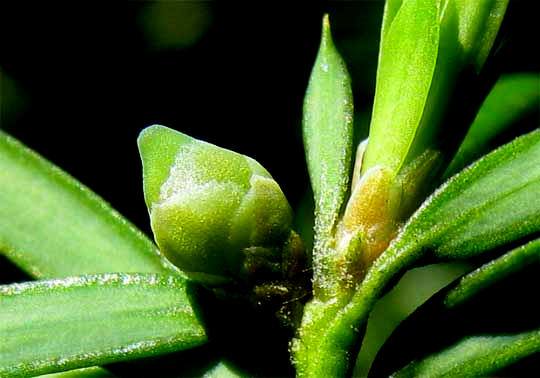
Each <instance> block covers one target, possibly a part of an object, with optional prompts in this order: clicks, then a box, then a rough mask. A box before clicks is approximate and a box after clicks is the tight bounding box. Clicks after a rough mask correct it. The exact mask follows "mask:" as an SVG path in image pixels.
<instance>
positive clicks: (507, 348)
mask: <svg viewBox="0 0 540 378" xmlns="http://www.w3.org/2000/svg"><path fill="white" fill-rule="evenodd" d="M538 352H540V330H534V331H529V332H523V333H520V334H515V335H501V336H475V337H469V338H466V339H464V340H462V341H460V342H458V343H457V344H455V345H453V346H451V347H450V348H448V349H445V350H443V351H441V352H439V353H436V354H433V355H431V356H428V357H426V358H425V359H423V360H420V361H414V362H412V363H410V364H409V365H407V366H406V367H405V368H403V369H402V370H400V371H398V372H396V373H395V374H393V375H392V377H395V378H407V377H415V378H416V377H422V378H428V377H479V376H486V375H488V374H494V373H496V372H497V370H500V369H502V368H504V367H506V366H509V365H511V364H513V363H515V362H517V361H519V360H520V359H522V358H524V357H527V356H530V355H532V354H534V353H538Z"/></svg>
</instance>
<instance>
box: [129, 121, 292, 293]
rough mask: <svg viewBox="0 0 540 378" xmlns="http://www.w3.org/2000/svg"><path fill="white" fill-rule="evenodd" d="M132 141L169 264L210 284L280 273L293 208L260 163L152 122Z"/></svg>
mask: <svg viewBox="0 0 540 378" xmlns="http://www.w3.org/2000/svg"><path fill="white" fill-rule="evenodd" d="M138 146H139V151H140V154H141V158H142V163H143V181H144V196H145V201H146V205H147V206H148V210H149V213H150V220H151V226H152V231H153V233H154V238H155V240H156V243H157V245H158V246H159V248H160V250H161V251H162V253H163V254H164V255H165V256H166V257H167V258H168V259H169V260H170V261H171V262H172V263H173V264H175V265H176V266H177V267H179V268H180V269H182V270H183V271H185V272H186V273H187V274H188V275H189V276H190V277H191V278H192V279H194V280H196V281H199V282H201V283H203V284H206V285H210V286H216V285H222V284H225V283H228V282H236V281H239V282H250V281H251V280H252V278H253V275H254V274H255V273H257V272H258V271H260V270H263V271H271V272H279V273H281V271H282V266H281V262H282V257H281V255H282V250H283V247H284V245H285V244H286V243H288V240H289V239H290V237H291V224H292V211H291V208H290V206H289V204H288V202H287V200H286V198H285V196H284V194H283V192H282V191H281V189H280V187H279V185H278V184H277V183H276V182H275V181H274V180H273V179H272V177H271V176H270V174H269V173H268V172H267V171H266V170H265V169H264V168H263V167H262V166H261V165H260V164H259V163H257V162H256V161H255V160H253V159H251V158H249V157H246V156H243V155H240V154H237V153H235V152H232V151H229V150H226V149H223V148H219V147H217V146H214V145H212V144H209V143H205V142H202V141H199V140H196V139H194V138H191V137H189V136H187V135H184V134H182V133H179V132H177V131H174V130H171V129H169V128H166V127H164V126H157V125H156V126H151V127H148V128H146V129H145V130H143V131H142V132H141V134H140V136H139V139H138Z"/></svg>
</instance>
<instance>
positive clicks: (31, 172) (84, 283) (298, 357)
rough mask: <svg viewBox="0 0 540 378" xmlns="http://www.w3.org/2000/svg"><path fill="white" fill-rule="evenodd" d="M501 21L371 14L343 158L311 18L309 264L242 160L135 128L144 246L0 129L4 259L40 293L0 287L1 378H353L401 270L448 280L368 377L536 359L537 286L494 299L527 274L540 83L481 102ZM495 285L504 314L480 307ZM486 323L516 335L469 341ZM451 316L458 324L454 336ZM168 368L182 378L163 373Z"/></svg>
mask: <svg viewBox="0 0 540 378" xmlns="http://www.w3.org/2000/svg"><path fill="white" fill-rule="evenodd" d="M508 3H509V1H508V0H479V1H468V0H388V1H387V2H386V6H385V8H384V14H383V19H382V27H381V35H380V51H379V62H378V69H377V77H376V90H375V98H374V104H373V112H372V119H371V126H370V134H369V137H368V138H367V139H366V140H364V141H363V142H361V143H360V145H359V146H358V148H357V151H356V154H354V150H353V139H354V138H353V134H355V130H354V127H353V96H352V95H353V86H352V83H351V76H350V75H349V72H348V70H347V67H346V65H345V62H344V60H343V58H342V57H341V55H340V54H339V53H338V51H337V49H336V46H335V45H334V42H333V39H332V35H331V31H330V24H329V18H328V15H325V16H324V17H323V25H322V36H321V41H320V47H319V50H318V53H317V56H316V60H315V64H314V67H313V70H312V72H311V76H310V78H309V83H308V87H307V91H306V96H305V99H304V108H303V119H302V131H303V139H304V147H305V152H306V160H307V166H308V172H309V176H310V180H311V185H312V189H313V196H314V205H315V209H314V210H315V211H314V214H313V215H314V219H315V224H314V234H315V235H314V246H313V250H312V251H311V254H309V251H308V252H307V253H306V251H305V248H304V243H303V241H302V240H301V239H300V237H299V236H298V235H297V234H296V233H295V232H294V231H293V230H292V225H293V212H292V208H291V206H290V205H289V203H288V202H287V199H286V198H285V195H284V193H283V192H282V190H281V188H280V187H279V185H278V184H277V182H276V181H275V180H274V179H273V178H272V176H271V175H270V173H269V172H268V171H267V170H266V169H265V168H263V167H262V165H260V164H259V163H258V162H256V161H255V160H253V159H251V158H249V157H247V156H244V155H241V154H239V153H236V152H233V151H230V150H226V149H223V148H220V147H217V146H215V145H212V144H210V143H206V142H203V141H200V140H197V139H195V138H192V137H190V136H187V135H185V134H183V133H181V132H178V131H175V130H172V129H169V128H167V127H164V126H159V125H154V126H150V127H148V128H146V129H144V130H143V131H142V132H141V133H140V135H139V138H138V140H137V143H138V148H139V152H140V156H141V160H142V168H143V189H144V200H145V202H146V206H147V209H148V213H149V218H150V225H151V229H152V231H153V234H154V239H155V242H156V244H157V246H156V245H154V243H152V241H150V240H149V239H147V238H146V236H144V235H143V233H142V232H141V231H139V230H137V229H136V228H135V227H134V226H133V225H132V224H130V223H129V222H128V221H127V220H125V219H124V218H123V217H121V216H120V215H119V214H118V213H117V212H116V211H115V210H113V209H112V208H111V206H110V205H108V204H107V203H105V202H104V201H103V200H102V199H101V198H99V197H98V196H97V195H96V194H94V193H93V192H91V191H90V190H89V189H87V188H86V187H84V186H83V185H82V184H80V183H79V182H78V181H76V180H75V179H74V178H72V177H71V176H69V175H68V174H66V173H64V172H63V171H61V170H60V169H59V168H58V167H56V166H54V165H53V164H52V163H50V162H48V161H46V160H45V159H44V158H42V157H40V156H39V155H38V154H37V153H35V152H33V151H31V150H29V149H28V148H26V147H25V146H23V145H22V144H21V143H20V142H18V141H16V140H15V139H14V138H12V137H10V136H8V135H7V134H4V133H3V132H0V182H1V185H0V253H2V254H3V255H4V256H5V257H6V258H7V259H9V260H10V261H12V262H13V263H14V264H15V265H16V266H18V267H20V268H21V269H22V270H24V271H25V272H26V273H28V274H29V275H30V276H32V277H33V278H38V279H46V278H47V280H42V281H35V282H26V283H13V284H8V285H1V286H0V335H1V337H0V338H1V344H0V375H1V376H6V377H11V376H13V377H17V376H35V375H39V374H48V373H58V374H56V375H54V376H57V377H81V378H91V377H107V376H115V375H117V374H118V375H119V376H124V375H128V374H134V372H135V374H139V373H141V374H142V372H143V371H144V372H146V370H144V369H140V370H139V366H146V368H148V366H150V369H153V364H155V365H156V366H158V367H157V368H156V369H155V370H156V371H155V373H156V374H155V375H156V376H160V374H163V375H167V376H176V375H180V374H188V375H193V376H203V377H244V376H251V375H257V376H259V375H287V374H293V373H292V371H293V370H292V369H293V366H292V365H294V369H295V372H296V375H297V376H299V377H345V376H351V375H352V374H353V370H352V369H353V367H354V362H355V356H356V354H357V352H358V348H359V347H360V345H361V343H362V341H363V339H364V333H365V330H366V327H367V323H368V319H369V318H370V316H371V317H373V316H376V315H377V312H376V311H373V309H374V307H375V306H376V304H377V303H378V301H379V299H380V298H381V297H383V296H384V295H385V293H386V292H387V291H388V290H390V289H392V287H393V284H395V283H396V281H398V280H399V278H400V277H401V276H402V275H403V274H404V273H406V272H407V271H408V270H410V269H412V268H416V267H419V266H424V265H427V264H432V263H446V262H449V261H452V264H455V265H459V267H460V268H459V269H457V270H456V271H455V272H454V274H455V275H453V276H452V278H455V277H458V279H457V280H456V281H454V282H452V283H450V284H448V282H449V281H450V279H448V280H446V281H445V283H444V284H441V285H439V286H438V288H441V287H442V286H443V285H447V286H445V287H444V288H442V289H441V291H440V292H438V293H433V291H434V290H435V289H434V288H432V289H431V290H432V291H431V293H432V294H429V295H428V294H426V295H424V296H423V297H422V298H421V299H419V300H417V301H416V302H415V304H414V307H416V306H418V308H417V309H416V310H414V307H411V306H409V307H408V308H407V313H406V315H407V316H408V317H407V319H405V320H404V321H403V322H402V323H401V325H399V326H397V329H396V330H395V332H394V333H393V334H392V335H391V336H390V337H389V338H388V340H387V342H386V344H385V345H383V347H382V350H381V351H380V353H379V354H378V356H376V357H375V356H374V357H375V363H374V365H373V370H372V375H373V376H379V375H381V372H383V375H388V374H391V373H393V375H392V376H396V377H417V376H426V377H428V376H429V377H442V376H481V375H486V374H498V373H500V372H501V369H504V368H507V367H509V366H511V365H512V364H514V363H516V362H517V361H520V360H523V359H524V358H527V357H530V356H531V355H534V354H538V353H540V333H539V331H538V329H539V328H538V327H539V326H540V324H539V323H538V321H537V319H536V318H535V316H534V314H535V312H534V311H533V309H532V308H531V307H530V304H529V301H531V298H533V297H534V296H533V297H531V296H530V294H528V295H524V294H525V292H527V291H531V290H532V291H533V292H534V290H535V286H533V285H530V283H525V284H524V283H523V282H521V281H519V280H518V281H517V283H514V285H516V286H511V285H510V283H509V282H510V279H511V278H515V277H516V276H520V273H522V272H526V271H527V270H528V269H530V268H531V267H534V266H536V265H537V263H538V261H539V256H540V239H538V234H539V233H540V195H539V193H540V129H538V128H537V126H538V123H537V120H536V119H535V120H533V121H532V122H531V118H534V117H538V115H539V109H540V107H539V106H538V105H539V101H540V90H539V88H540V87H539V86H538V84H539V76H538V73H520V74H508V75H505V76H503V77H502V78H501V79H500V80H499V81H498V82H497V84H496V85H495V86H494V88H493V90H492V91H491V93H490V94H489V95H487V93H488V91H489V87H490V85H491V84H493V83H495V78H496V75H497V74H498V73H499V72H498V71H497V69H498V67H497V66H496V65H495V66H490V63H491V62H492V60H490V59H492V58H493V56H494V55H496V53H497V48H498V47H499V45H498V44H497V41H498V40H499V39H500V40H503V38H502V37H500V36H498V33H499V28H500V27H501V23H502V20H503V17H504V15H505V12H506V8H507V6H508ZM336 35H338V34H337V33H336ZM345 51H346V50H345ZM352 72H353V73H354V71H352ZM353 77H354V75H353ZM486 95H487V97H485V96H486ZM484 98H485V100H484ZM481 104H482V107H480V105H481ZM522 121H524V122H523V125H522V124H521V122H522ZM531 123H533V124H532V125H531ZM518 124H519V127H516V125H518ZM456 151H457V152H456ZM353 156H355V159H356V161H355V162H354V167H353V165H352V160H353ZM449 177H450V178H449ZM437 185H440V186H439V187H438V188H437V189H436V190H434V188H435V187H436V186H437ZM299 214H300V217H301V218H300V219H298V220H297V221H296V223H298V222H300V223H301V222H302V221H305V222H307V221H308V220H307V218H310V219H312V215H311V214H306V211H305V209H303V210H302V211H300V212H299ZM304 217H305V218H306V219H303V218H304ZM301 228H302V227H301ZM304 228H305V225H304ZM502 252H505V253H502ZM310 257H311V258H310ZM422 269H425V268H422ZM66 277H67V278H66ZM506 285H510V286H508V293H510V294H511V296H512V299H513V300H514V302H508V303H510V304H509V305H508V304H507V303H506V302H504V300H503V299H504V298H502V296H501V298H498V297H490V295H491V296H493V295H496V294H498V293H499V292H500V291H501V290H500V289H501V287H506ZM398 287H399V285H397V287H396V288H398ZM494 293H495V294H494ZM508 293H506V294H508ZM195 294H197V295H195ZM520 294H521V295H520ZM392 295H396V294H395V293H393V294H392ZM430 295H432V296H431V298H429V299H426V298H428V297H430ZM507 296H508V295H507ZM486 298H487V301H490V300H491V301H493V300H492V299H490V298H496V301H495V302H496V303H492V305H493V306H486V303H487V302H486ZM422 301H426V302H425V303H424V304H422V303H421V302H422ZM482 301H484V302H482ZM410 302H412V300H411V301H410ZM379 303H381V302H379ZM475 303H480V305H483V306H484V307H487V308H488V309H487V310H486V311H487V312H486V314H484V313H483V312H482V313H478V314H477V312H478V311H475V310H474V306H473V305H474V304H475ZM497 306H499V307H497ZM504 306H509V307H510V308H509V309H504V310H507V311H508V312H509V313H511V312H516V313H520V311H521V312H522V311H523V309H526V310H527V314H529V313H530V314H532V315H531V316H530V317H531V320H529V321H523V322H521V321H520V319H518V317H505V316H502V317H501V319H502V320H501V322H498V323H497V327H494V328H491V329H490V328H480V330H481V331H478V329H476V328H474V327H473V326H471V324H472V323H473V322H474V321H473V318H474V316H477V317H479V318H480V320H481V321H482V322H485V321H487V320H488V319H490V318H491V317H492V315H493V317H494V316H495V315H497V314H498V313H499V312H500V313H503V315H504V314H505V313H504V311H503V307H504ZM521 306H523V308H522V307H521ZM527 306H529V307H527ZM411 312H412V314H411ZM496 313H497V314H496ZM409 315H410V316H409ZM521 315H523V314H521ZM276 316H277V319H276V318H275V317H276ZM404 316H405V315H404ZM452 318H456V319H459V320H460V321H461V320H464V321H463V322H462V323H460V324H459V325H458V328H456V329H454V330H452V329H451V327H450V326H451V324H450V323H451V320H452ZM533 318H534V319H533ZM395 323H397V322H395ZM469 323H471V324H469ZM518 323H519V324H518ZM393 326H396V325H395V324H394V325H393ZM482 330H483V331H482ZM389 333H390V331H388V330H387V334H389ZM426 333H430V335H429V337H427V338H426V337H425V334H426ZM417 339H418V340H421V341H422V345H421V346H420V347H418V348H416V347H413V345H412V344H414V342H415V341H416V340H417ZM289 341H290V342H289ZM368 341H369V340H368ZM380 343H382V340H381V341H380ZM287 345H288V347H289V354H290V356H289V354H287V351H286V349H287ZM396 345H397V347H396ZM178 351H181V353H188V354H185V355H182V356H183V358H181V357H182V356H181V355H180V354H178V353H175V354H173V353H172V352H178ZM188 351H189V352H188ZM160 355H164V356H160ZM158 356H160V357H158ZM150 357H151V358H150ZM177 357H178V358H179V360H180V361H188V364H193V365H197V366H194V367H193V368H190V366H188V367H187V368H186V367H185V366H174V367H173V369H172V370H174V372H169V371H167V372H166V373H165V372H163V371H159V366H160V364H161V363H163V362H164V361H166V359H167V358H171V359H173V360H174V361H176V358H177ZM289 357H290V358H291V362H290V363H288V361H289ZM153 358H163V359H161V360H159V359H153ZM131 360H139V361H137V362H136V364H135V365H130V364H132V363H133V362H129V361H131ZM199 360H200V361H199ZM359 360H360V361H361V359H359ZM261 361H263V362H264V364H263V365H264V366H260V365H261V364H260V362H261ZM283 361H285V363H283ZM369 362H370V361H368V363H367V364H366V366H362V368H361V369H358V370H357V371H362V372H364V373H366V374H367V372H368V371H369V370H370V366H369ZM111 363H113V365H108V364H111ZM118 363H119V364H118ZM139 363H140V365H137V364H139ZM95 365H105V366H104V367H97V366H95ZM179 365H181V363H179ZM198 365H200V366H198ZM70 369H74V370H73V371H71V372H65V371H66V370H70ZM276 372H277V373H276ZM280 373H281V374H280Z"/></svg>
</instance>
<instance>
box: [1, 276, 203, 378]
mask: <svg viewBox="0 0 540 378" xmlns="http://www.w3.org/2000/svg"><path fill="white" fill-rule="evenodd" d="M0 303H1V306H0V334H2V344H1V345H0V373H1V375H2V376H3V377H10V376H29V375H37V374H44V373H49V372H54V371H59V370H68V369H73V368H79V367H86V366H92V365H94V364H104V363H109V362H115V361H124V360H129V359H133V358H137V357H144V356H150V355H154V354H160V353H165V352H172V351H175V350H182V349H187V348H193V347H195V346H198V345H200V344H202V343H204V342H205V341H206V339H207V337H206V334H205V331H204V328H203V327H202V325H201V323H200V322H199V320H198V319H197V317H196V315H195V313H194V311H193V309H192V307H191V304H190V299H189V294H188V291H187V283H186V281H185V280H184V279H182V278H175V277H173V276H160V275H155V274H145V275H142V274H128V273H122V274H116V273H115V274H101V275H86V276H79V277H69V278H65V279H56V280H45V281H38V282H35V283H34V282H29V283H24V284H12V285H5V286H2V287H0ZM36 309H39V311H36Z"/></svg>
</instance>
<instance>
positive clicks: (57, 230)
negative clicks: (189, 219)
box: [0, 131, 173, 278]
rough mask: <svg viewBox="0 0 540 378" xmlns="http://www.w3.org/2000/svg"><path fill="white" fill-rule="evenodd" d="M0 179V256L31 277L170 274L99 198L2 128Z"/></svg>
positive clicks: (153, 249)
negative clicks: (94, 274)
mask: <svg viewBox="0 0 540 378" xmlns="http://www.w3.org/2000/svg"><path fill="white" fill-rule="evenodd" d="M96 169H99V168H96ZM0 182H1V183H2V185H0V253H2V254H4V255H6V256H7V258H9V259H10V260H12V261H13V262H14V263H15V264H17V265H18V266H19V267H20V268H22V269H23V270H24V271H26V272H27V273H29V274H31V275H32V276H34V277H37V278H44V277H62V276H68V275H73V274H85V273H105V272H117V271H120V272H149V273H152V272H156V273H157V272H169V273H171V272H173V270H171V269H172V268H166V267H165V265H164V264H165V263H164V262H163V261H164V260H163V259H162V258H161V257H160V256H159V253H158V251H157V248H156V247H155V246H154V244H153V243H152V242H151V241H150V240H149V239H148V238H146V236H144V235H143V234H142V233H141V232H140V231H139V230H137V229H136V228H135V227H134V226H133V225H132V224H131V223H129V222H128V221H127V220H126V219H125V218H123V217H122V216H121V215H120V214H118V213H117V212H116V211H115V210H113V209H112V208H111V207H110V206H109V205H108V204H107V203H106V202H105V201H104V200H103V199H101V198H100V197H98V196H97V195H96V194H94V193H93V192H92V191H90V190H89V189H88V188H86V187H85V186H84V185H82V184H81V183H79V182H78V181H77V180H75V179H74V178H73V177H71V176H69V175H68V174H66V173H65V172H63V171H62V170H61V169H59V168H58V167H56V166H54V165H53V164H51V163H50V162H48V161H46V160H45V159H43V158H42V157H41V156H39V155H38V154H36V153H35V152H33V151H31V150H30V149H28V148H26V147H25V146H23V145H22V144H21V143H20V142H18V141H17V140H15V139H14V138H12V137H10V136H8V135H7V134H5V133H3V132H1V131H0Z"/></svg>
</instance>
